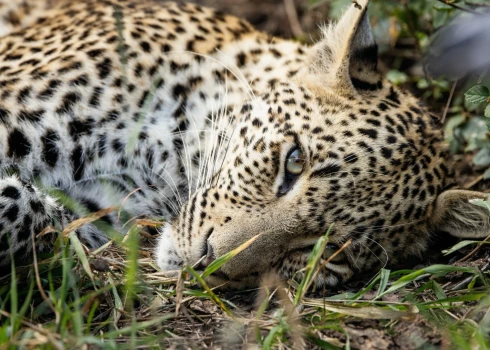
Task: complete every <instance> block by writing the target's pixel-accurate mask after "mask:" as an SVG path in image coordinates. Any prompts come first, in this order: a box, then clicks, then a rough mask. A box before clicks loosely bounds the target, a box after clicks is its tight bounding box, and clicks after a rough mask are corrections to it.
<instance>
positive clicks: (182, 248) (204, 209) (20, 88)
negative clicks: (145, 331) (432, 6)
mask: <svg viewBox="0 0 490 350" xmlns="http://www.w3.org/2000/svg"><path fill="white" fill-rule="evenodd" d="M23 4H24V5H23V7H19V6H17V7H16V6H13V8H9V9H7V10H5V11H3V10H2V9H5V6H6V5H3V7H1V6H0V14H1V15H2V20H3V21H4V24H3V26H2V27H3V29H4V31H3V34H4V37H3V38H1V39H0V95H1V98H0V171H1V172H2V174H3V177H2V180H0V240H1V249H0V262H1V263H3V264H6V263H8V262H9V261H10V254H14V256H15V258H16V259H17V260H19V261H22V260H23V259H25V257H30V256H31V255H32V247H33V245H32V237H33V235H37V234H38V233H39V232H41V231H42V230H43V229H44V228H45V227H48V226H51V225H57V226H63V225H66V223H67V222H69V221H70V220H73V219H74V218H76V217H80V216H81V215H84V214H86V213H89V212H94V211H97V210H99V209H102V208H105V207H108V206H111V205H119V204H121V203H123V204H122V207H123V211H124V212H125V213H126V214H127V215H126V217H127V218H130V217H135V216H139V217H156V218H166V219H168V223H167V224H166V226H165V227H164V229H163V230H162V232H161V236H160V239H159V243H158V247H157V248H156V252H155V258H156V261H157V264H158V265H159V266H160V268H161V269H162V270H164V271H168V272H169V273H170V272H171V271H173V270H177V269H179V268H180V267H181V266H183V265H184V264H195V263H197V262H198V261H200V264H201V266H206V265H208V264H209V263H210V262H211V261H213V260H214V259H215V258H216V257H217V256H220V255H222V254H225V253H227V252H229V251H231V250H232V249H235V248H237V247H238V246H240V245H241V244H243V243H245V242H247V241H248V240H250V239H252V238H254V237H255V241H254V242H253V243H251V245H250V246H249V247H248V248H247V249H245V250H244V251H242V252H241V253H240V254H238V255H237V256H236V257H235V258H233V259H232V260H231V261H229V262H228V263H227V264H225V265H224V266H223V267H222V268H221V269H220V270H219V271H218V272H217V273H216V275H215V276H214V277H212V278H211V280H210V282H212V283H219V282H222V281H223V280H224V281H227V282H229V283H230V285H232V286H236V287H242V286H250V285H255V284H257V283H258V281H259V280H260V276H261V275H263V274H264V273H266V272H269V271H271V270H273V271H276V272H277V273H279V274H280V275H281V276H282V277H283V278H291V277H292V276H294V275H295V273H296V272H297V271H298V270H300V269H301V268H302V267H303V266H304V265H305V263H306V261H307V259H308V257H309V253H310V251H311V248H312V246H313V245H314V244H315V242H316V241H317V239H318V238H319V237H320V236H322V235H324V234H325V232H326V231H327V229H328V228H329V227H330V225H332V224H333V230H332V231H331V233H330V245H329V246H328V251H330V252H331V251H332V250H335V249H337V248H338V247H340V246H342V245H343V244H344V243H346V242H347V241H348V240H351V241H352V243H351V244H350V246H348V247H347V248H346V249H345V250H344V251H343V252H342V254H341V255H339V256H338V257H337V258H336V259H334V260H332V261H330V262H329V263H328V264H327V265H326V270H325V271H324V272H322V273H321V274H320V275H319V276H318V278H317V282H318V283H317V285H319V286H320V285H324V284H327V285H336V284H338V283H341V282H343V281H346V280H348V279H349V278H351V277H352V276H353V275H355V274H357V273H360V272H365V271H367V270H374V269H376V268H379V267H380V266H383V265H384V264H386V263H388V262H389V263H393V262H399V261H401V260H403V259H405V258H407V257H409V256H412V255H419V256H420V255H421V254H422V253H423V252H424V251H425V250H426V249H427V247H428V244H429V242H430V239H431V233H432V232H434V231H437V230H442V231H446V232H448V233H449V234H453V235H456V236H461V237H466V236H476V237H478V236H480V237H481V236H482V235H485V234H487V232H488V228H489V222H488V215H486V213H485V212H484V211H482V209H480V208H479V207H476V206H473V205H471V204H469V203H468V199H471V198H483V197H484V195H483V194H480V193H475V192H468V191H460V190H453V189H448V188H449V187H451V184H452V182H451V178H450V174H449V171H448V169H447V166H446V165H445V159H446V157H447V154H446V147H445V145H444V142H443V135H442V131H441V125H440V123H439V120H438V119H437V118H436V117H434V116H432V115H431V114H429V113H428V112H427V111H426V110H424V109H423V108H421V107H420V106H419V105H418V101H417V100H416V99H415V98H414V97H412V96H411V95H409V94H407V93H406V92H403V91H400V90H399V89H397V88H396V87H394V86H392V85H391V84H389V83H388V82H387V81H384V80H383V79H382V78H381V77H380V76H379V75H378V74H377V72H376V63H377V49H376V45H375V43H374V40H373V37H372V34H371V31H370V26H369V22H368V20H367V16H366V14H365V10H366V6H367V1H357V2H356V3H355V4H353V5H352V6H350V7H349V9H348V10H347V11H346V13H345V15H344V17H343V18H342V19H341V21H340V22H339V23H337V24H335V25H331V26H329V27H327V28H325V29H324V39H323V40H322V41H320V42H318V43H317V44H316V45H314V46H311V47H310V46H306V45H302V44H300V43H296V42H292V41H285V40H280V39H276V38H271V37H269V36H267V35H266V34H264V33H261V32H258V31H256V30H254V29H253V28H252V27H251V26H250V25H249V24H248V23H246V22H244V21H242V20H240V19H237V18H235V17H232V16H227V15H223V14H221V13H219V12H217V11H214V10H211V9H208V8H203V7H199V6H196V5H191V4H186V5H178V4H174V3H161V2H158V1H152V0H141V1H137V0H118V1H116V0H103V1H99V0H83V1H76V2H73V1H64V0H57V1H48V2H43V3H42V5H40V2H38V1H36V2H32V4H31V5H32V6H37V7H39V6H41V7H42V8H44V11H43V12H42V14H39V11H30V10H29V9H30V8H29V1H25V2H23ZM34 4H37V5H34ZM31 12H32V15H31V16H29V13H31ZM34 13H35V15H34ZM22 14H24V16H25V18H24V17H22ZM292 149H298V150H300V151H301V154H302V157H303V158H304V159H301V161H302V162H303V168H302V171H301V173H300V174H299V175H297V176H290V174H288V173H287V171H286V169H285V162H286V158H287V157H288V154H290V152H291V150H292ZM13 174H15V175H13ZM34 183H35V184H36V185H34ZM53 188H55V189H57V190H60V191H63V192H65V193H66V194H67V195H68V196H69V197H70V198H72V199H73V200H74V202H75V203H78V205H75V206H69V205H65V206H61V205H60V204H58V203H57V202H56V201H55V200H54V199H52V198H51V197H50V196H49V195H47V194H46V193H47V192H46V190H47V189H53ZM468 218H471V220H468ZM123 219H124V218H120V219H119V220H117V218H116V217H115V216H113V215H112V214H111V215H107V216H106V217H104V218H102V221H103V222H105V224H109V225H112V226H115V227H116V228H118V229H119V230H122V231H124V227H123V223H124V220H123ZM103 231H104V230H102V229H101V228H100V225H87V226H86V227H84V228H82V229H81V230H79V231H78V232H77V233H78V235H79V237H80V238H81V240H82V241H83V242H84V243H85V244H86V245H87V246H89V247H96V246H99V245H100V244H102V243H103V242H105V241H106V240H107V238H106V236H105V234H104V233H103ZM51 239H52V237H51V236H50V235H42V236H41V237H39V238H38V240H37V242H36V248H37V249H39V250H46V249H47V250H49V249H50V248H51ZM9 247H11V249H9ZM325 258H327V256H325Z"/></svg>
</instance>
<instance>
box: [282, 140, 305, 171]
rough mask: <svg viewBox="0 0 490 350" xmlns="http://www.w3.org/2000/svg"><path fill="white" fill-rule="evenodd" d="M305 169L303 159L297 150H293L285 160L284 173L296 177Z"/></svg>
mask: <svg viewBox="0 0 490 350" xmlns="http://www.w3.org/2000/svg"><path fill="white" fill-rule="evenodd" d="M304 168H305V157H304V155H303V152H302V151H301V150H300V149H299V148H297V147H296V148H293V149H292V150H291V151H290V152H289V154H288V156H287V158H286V173H287V174H291V175H295V176H298V175H299V174H301V173H302V172H303V169H304Z"/></svg>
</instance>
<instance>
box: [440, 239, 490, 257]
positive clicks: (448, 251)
mask: <svg viewBox="0 0 490 350" xmlns="http://www.w3.org/2000/svg"><path fill="white" fill-rule="evenodd" d="M478 243H488V244H490V242H482V241H461V242H459V243H458V244H455V245H454V246H452V247H451V248H449V249H445V250H443V251H442V253H443V254H444V255H449V254H451V253H454V252H456V251H458V250H460V249H461V248H463V247H466V246H468V245H470V244H478Z"/></svg>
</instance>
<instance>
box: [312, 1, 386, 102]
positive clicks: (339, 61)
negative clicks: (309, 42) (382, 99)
mask: <svg viewBox="0 0 490 350" xmlns="http://www.w3.org/2000/svg"><path fill="white" fill-rule="evenodd" d="M367 5H368V0H357V1H355V0H354V1H353V3H352V5H350V6H349V7H348V9H347V11H346V12H345V13H344V15H343V16H342V18H341V19H340V20H339V22H338V23H333V24H330V25H328V26H327V27H325V28H324V29H323V39H322V40H321V41H320V42H318V43H317V44H316V45H315V46H314V47H313V48H312V52H311V56H310V66H309V67H310V72H311V76H312V79H315V80H316V83H318V84H322V85H328V87H329V88H332V89H335V90H337V92H339V93H344V94H347V95H351V94H353V93H356V92H362V91H373V90H376V89H379V88H380V87H381V80H380V76H379V74H378V73H377V71H376V68H377V63H378V46H377V45H376V42H375V41H374V36H373V33H372V31H371V25H370V24H369V18H368V15H367Z"/></svg>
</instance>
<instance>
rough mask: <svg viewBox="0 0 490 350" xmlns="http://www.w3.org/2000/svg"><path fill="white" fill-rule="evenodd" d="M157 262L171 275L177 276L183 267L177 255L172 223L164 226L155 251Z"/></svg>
mask: <svg viewBox="0 0 490 350" xmlns="http://www.w3.org/2000/svg"><path fill="white" fill-rule="evenodd" d="M155 260H156V262H157V265H158V267H159V268H160V269H162V271H164V272H166V273H168V274H169V275H176V274H177V273H178V271H179V270H180V269H181V267H182V259H180V257H179V255H178V254H177V250H176V249H175V245H174V238H173V230H172V225H171V224H170V223H166V224H165V225H164V226H163V229H162V233H161V235H160V238H159V239H158V244H157V249H156V250H155Z"/></svg>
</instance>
